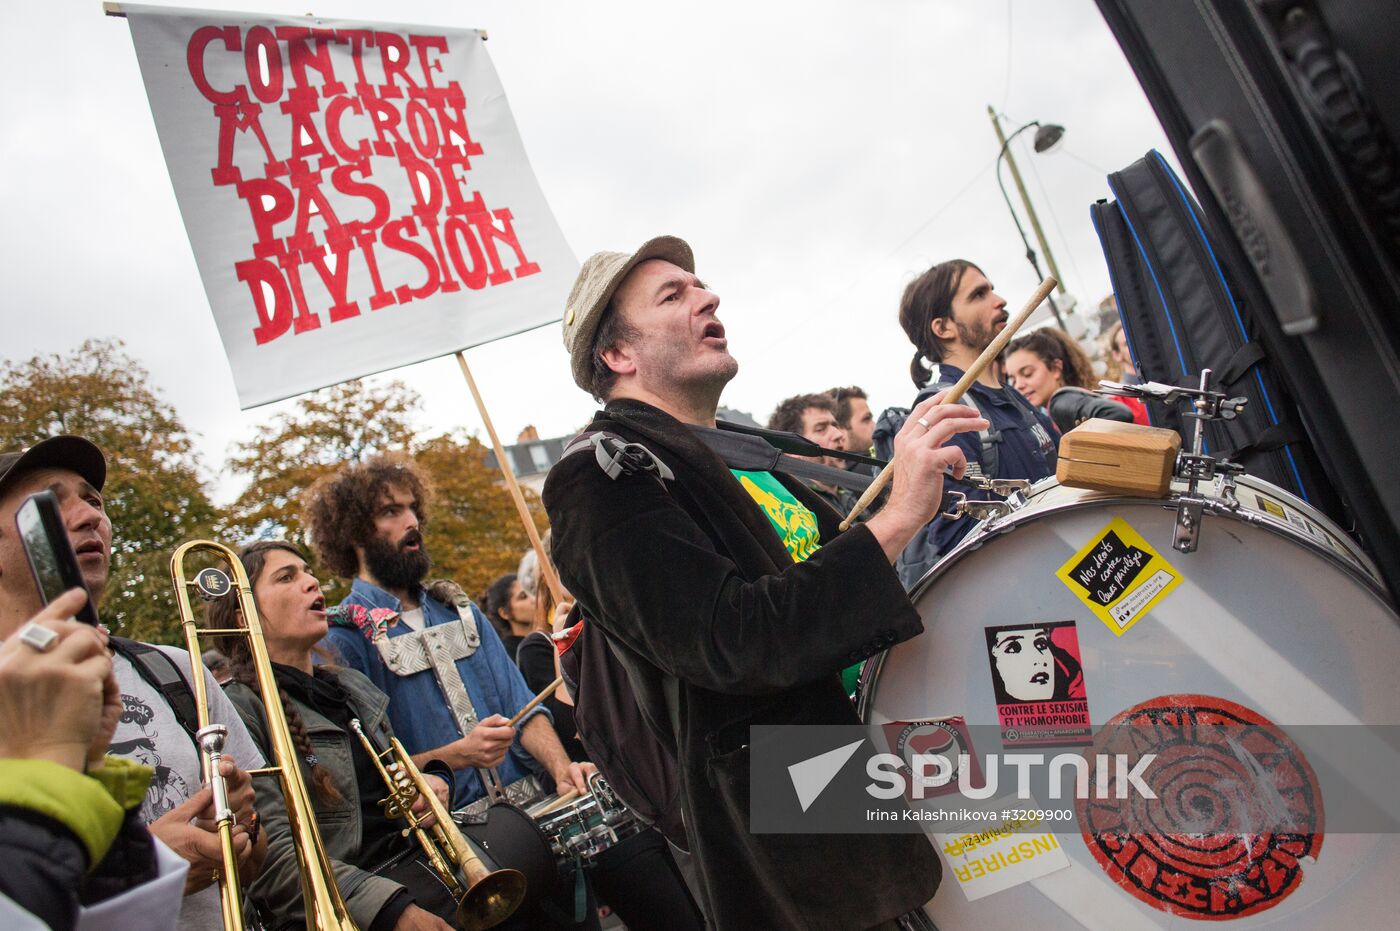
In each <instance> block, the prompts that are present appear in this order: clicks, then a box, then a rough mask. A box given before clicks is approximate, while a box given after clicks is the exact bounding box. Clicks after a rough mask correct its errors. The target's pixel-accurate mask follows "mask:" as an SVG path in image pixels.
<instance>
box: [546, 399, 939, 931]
mask: <svg viewBox="0 0 1400 931" xmlns="http://www.w3.org/2000/svg"><path fill="white" fill-rule="evenodd" d="M589 430H605V431H608V432H610V433H615V434H618V435H620V436H622V437H623V438H625V439H627V440H631V441H635V442H639V443H642V444H643V445H645V446H646V447H647V448H648V449H649V450H650V451H651V452H652V453H653V454H654V455H656V456H657V457H659V458H660V459H662V460H663V461H664V462H665V463H666V464H667V465H668V466H670V468H671V469H672V471H674V472H675V476H676V477H675V481H670V482H667V483H666V484H665V486H664V487H663V485H662V483H661V482H660V481H658V480H657V479H656V477H655V476H654V475H649V474H641V473H638V474H634V475H624V476H622V477H620V478H619V479H617V480H616V481H614V480H612V479H610V478H608V477H607V475H606V474H605V473H604V472H603V471H602V469H600V468H599V466H598V464H597V462H596V460H595V459H594V457H593V456H592V455H588V454H575V455H571V456H568V457H566V458H565V459H564V460H562V461H561V462H560V463H558V464H557V465H556V466H555V467H554V468H553V470H551V472H550V474H549V479H548V480H547V481H546V483H545V488H544V503H545V507H546V509H547V510H548V512H549V519H550V525H551V526H552V527H553V535H554V542H553V547H552V550H553V556H554V559H555V561H556V563H557V564H558V567H559V574H560V576H561V578H562V580H563V582H564V584H565V586H567V587H568V589H569V591H571V592H572V593H573V594H574V596H575V597H576V598H577V599H578V602H579V605H580V607H581V608H582V609H583V612H584V614H585V616H586V617H587V618H589V619H590V621H593V622H596V623H597V624H598V625H599V627H601V628H602V629H603V631H604V632H605V633H606V634H607V636H608V642H609V644H610V645H611V646H612V647H613V651H614V653H615V654H616V655H617V657H618V659H619V661H621V662H622V663H623V665H624V666H625V667H626V668H627V672H628V675H629V678H630V679H631V681H632V685H633V688H634V689H635V691H636V693H637V698H638V704H639V705H640V706H641V709H642V712H643V714H644V715H646V717H647V718H648V721H649V723H650V724H651V725H652V727H653V728H654V729H655V730H656V731H657V732H658V733H659V734H660V735H661V737H662V740H663V741H664V742H665V743H667V744H668V745H674V746H675V748H676V752H677V757H678V761H679V766H680V770H681V782H682V799H683V804H684V808H685V811H684V814H685V819H686V827H687V831H688V834H689V837H690V841H691V850H692V851H693V852H694V853H696V854H697V861H698V862H697V865H698V870H699V873H700V880H701V885H702V888H703V891H704V895H705V898H706V900H707V902H706V904H707V911H708V913H709V917H710V919H711V921H712V922H714V924H715V925H716V926H717V927H718V928H720V929H728V928H760V927H761V928H832V929H837V928H840V929H860V928H868V927H870V926H872V925H874V924H877V923H879V922H880V921H883V920H887V919H890V918H893V917H895V916H897V915H900V914H903V913H904V912H906V911H909V910H910V909H913V908H916V907H918V906H920V905H922V904H923V903H924V902H926V901H928V900H929V899H931V898H932V897H933V893H934V891H935V890H936V889H937V887H938V880H939V877H940V874H941V867H940V864H939V861H938V857H937V854H936V853H935V852H934V850H933V848H932V846H931V845H930V844H929V842H928V840H926V839H925V838H923V837H920V836H909V835H850V834H846V835H814V834H800V835H799V834H759V835H756V834H750V833H749V830H748V812H749V749H748V740H749V727H750V725H754V724H856V723H859V718H858V717H857V716H856V713H855V709H854V708H853V707H852V706H851V702H850V700H849V699H848V698H847V697H846V695H845V694H844V692H843V691H842V689H841V683H840V677H839V671H840V670H841V669H842V668H843V667H845V666H848V665H850V664H852V663H854V662H857V661H859V660H861V659H864V658H866V657H868V656H872V655H874V654H875V653H878V652H880V651H881V650H883V649H885V648H887V647H889V646H891V645H893V644H895V643H898V642H900V641H902V640H907V639H908V638H910V637H913V636H914V635H915V634H918V633H919V632H920V631H922V629H923V627H922V624H921V622H920V620H919V615H918V613H917V612H916V611H915V610H914V608H913V607H912V606H911V605H910V603H909V598H908V596H907V595H906V594H905V591H904V588H903V587H902V586H901V585H900V583H899V579H898V577H897V576H896V575H895V572H894V569H893V568H892V567H891V566H890V564H889V561H888V560H887V559H886V558H885V554H884V551H883V550H882V549H881V548H880V545H879V543H878V542H877V541H876V540H875V538H874V536H873V535H872V534H871V533H870V531H869V530H868V529H866V528H865V527H863V526H857V527H855V528H853V529H852V530H850V531H848V532H847V533H844V534H840V535H839V536H838V535H837V523H838V520H839V518H838V516H837V515H836V514H835V513H834V512H832V511H831V509H830V508H828V507H827V506H826V505H825V504H824V503H822V502H821V501H820V500H818V499H817V498H816V496H815V495H814V494H813V493H812V492H811V490H810V489H808V488H807V487H806V486H805V485H803V484H802V483H801V482H800V481H798V480H796V479H793V478H791V477H788V476H783V475H779V476H778V478H779V480H780V481H782V482H783V484H784V485H785V486H786V487H787V488H788V489H789V490H790V491H791V492H792V493H793V495H794V496H795V497H796V498H797V499H798V500H799V501H801V502H802V503H803V504H804V505H806V506H807V507H808V508H810V509H811V510H812V511H813V512H814V513H816V515H817V517H818V521H819V524H820V529H821V539H822V540H823V541H824V543H823V545H822V547H821V549H820V550H818V551H817V552H816V553H815V554H814V555H813V556H812V557H811V558H810V559H808V560H807V561H806V562H803V563H799V564H794V563H793V561H792V557H791V556H790V555H789V554H788V551H787V550H786V548H784V546H783V543H782V540H781V539H780V538H779V537H778V534H777V533H776V532H775V531H774V529H773V527H772V525H771V524H770V523H769V521H768V518H767V517H766V516H765V515H764V514H763V512H762V511H760V510H759V508H758V505H757V504H755V502H754V501H753V499H752V498H750V497H749V495H748V493H747V492H745V491H744V489H743V488H742V487H741V486H740V485H739V483H738V482H737V481H735V479H734V477H733V475H731V474H730V472H729V469H728V468H727V467H726V466H725V464H724V462H723V461H722V460H721V459H720V458H719V457H718V456H717V455H716V454H715V453H713V452H712V451H710V450H709V449H708V448H707V447H705V446H704V445H702V444H701V443H700V442H699V440H697V439H696V438H695V437H694V436H693V435H692V434H691V433H690V432H689V431H688V430H687V429H686V427H685V426H684V425H683V424H681V423H680V422H679V421H677V420H676V419H675V418H673V417H671V416H670V415H668V414H665V413H663V412H662V411H660V410H657V409H656V408H654V407H651V406H650V405H647V404H643V403H640V402H637V401H628V400H621V401H613V402H610V403H609V404H608V405H607V408H606V409H605V410H604V411H602V412H600V413H599V415H598V416H597V418H596V419H595V420H594V422H593V423H592V424H591V425H590V426H589ZM668 691H669V692H671V694H672V696H673V701H672V702H671V703H670V704H669V705H668V701H667V692H668Z"/></svg>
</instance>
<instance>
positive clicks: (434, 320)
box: [122, 4, 578, 408]
mask: <svg viewBox="0 0 1400 931" xmlns="http://www.w3.org/2000/svg"><path fill="white" fill-rule="evenodd" d="M122 11H123V12H124V13H125V14H126V15H127V18H128V20H129V22H130V24H131V36H132V41H133V42H134V44H135V46H136V54H137V57H138V59H139V61H140V65H141V74H142V77H143V79H144V81H145V84H146V93H147V95H148V96H149V98H150V102H151V111H152V113H153V114H154V115H155V122H156V130H157V132H158V133H159V136H160V142H161V146H162V148H163V150H164V152H165V160H166V164H167V166H168V167H169V169H170V178H171V181H172V182H173V184H174V186H175V194H176V198H177V199H178V201H179V204H180V210H181V213H182V214H183V216H184V220H185V228H186V231H187V232H188V234H189V237H190V243H191V245H192V246H193V247H194V255H195V261H196V263H197V264H198V266H199V272H200V276H201V277H202V278H203V280H204V288H205V291H206V293H207V294H208V296H209V304H210V306H211V307H212V309H213V311H214V319H215V322H216V323H217V324H218V328H219V335H220V337H221V339H222V340H223V344H224V350H225V352H226V353H227V354H228V359H229V365H230V366H231V367H232V369H233V378H234V382H235V384H236V386H237V389H238V397H239V402H240V404H241V405H242V406H243V407H244V408H248V407H253V406H255V405H258V404H265V403H267V402H269V401H276V400H279V399H281V398H286V397H290V396H292V395H295V394H300V393H301V392H304V391H309V390H312V389H314V388H319V387H322V386H325V385H330V384H335V383H337V382H341V381H345V380H347V379H351V378H357V377H360V376H363V375H369V374H373V373H375V372H381V371H384V370H386V369H390V368H395V367H397V366H401V365H407V364H409V363H412V362H419V361H422V360H423V359H429V358H433V357H436V356H441V355H445V354H447V353H450V352H454V351H456V350H459V349H465V348H468V347H471V346H476V345H480V344H481V343H485V342H489V341H491V340H494V339H500V338H502V337H505V336H510V335H512V334H514V333H520V332H523V331H525V330H529V329H532V328H534V327H537V326H541V325H543V324H546V323H549V322H551V321H554V320H557V319H558V318H559V316H560V314H561V312H562V309H563V304H564V299H565V296H566V295H567V294H568V291H569V287H570V285H571V284H572V281H573V278H574V275H575V274H576V273H577V271H578V262H577V260H576V259H575V258H574V255H573V252H572V251H571V250H570V249H569V246H568V244H567V243H566V242H565V241H564V236H563V234H562V233H561V232H560V230H559V226H558V224H557V223H556V222H555V220H554V216H553V214H552V213H551V212H550V209H549V205H548V203H546V201H545V198H544V195H543V193H542V192H541V191H540V188H539V184H538V183H537V182H536V180H535V177H534V173H533V171H532V170H531V168H530V164H529V162H528V160H527V159H526V157H525V150H524V147H523V146H522V145H521V142H520V136H519V133H518V132H517V130H516V126H515V120H514V118H513V117H512V116H511V112H510V107H509V105H508V104H507V102H506V97H505V91H504V89H503V88H502V87H501V82H500V79H499V78H498V77H497V76H496V71H495V69H494V68H493V67H492V65H491V60H490V59H489V58H488V57H487V54H486V49H485V47H484V42H483V39H482V36H481V33H479V32H477V31H475V30H470V29H443V28H436V27H422V26H406V25H388V24H382V23H365V22H347V21H343V20H334V19H320V18H313V17H276V16H262V15H253V14H246V13H220V12H209V11H201V10H179V9H173V8H166V7H149V6H131V5H126V4H123V5H122Z"/></svg>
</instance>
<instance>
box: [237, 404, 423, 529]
mask: <svg viewBox="0 0 1400 931" xmlns="http://www.w3.org/2000/svg"><path fill="white" fill-rule="evenodd" d="M420 403H421V402H420V401H419V398H418V394H417V392H415V391H413V390H412V389H411V388H409V387H408V386H407V385H405V384H404V383H403V382H401V381H391V382H388V383H387V384H384V385H382V386H378V387H371V386H370V385H368V384H366V383H365V382H363V381H360V380H358V379H357V380H355V381H347V382H343V383H341V384H339V385H332V386H331V387H329V388H322V389H320V390H319V391H312V392H310V393H308V394H304V395H302V396H301V397H300V398H299V399H298V400H297V406H296V410H294V411H292V412H290V413H281V414H278V415H277V416H275V417H274V418H272V420H271V421H269V422H268V423H264V424H262V425H261V426H259V427H258V428H257V432H256V433H254V434H253V438H252V439H250V440H247V441H245V442H242V443H238V444H236V451H235V452H234V454H233V456H232V457H231V458H230V459H229V461H228V468H229V469H230V470H231V471H232V472H233V473H234V474H235V475H238V476H241V477H242V478H244V479H246V480H247V482H248V487H247V488H246V489H245V490H244V491H243V493H242V494H241V495H239V496H238V498H237V500H235V501H234V502H233V504H232V505H231V506H230V507H229V509H228V513H227V517H226V521H225V523H226V527H227V530H228V532H229V534H230V535H231V536H233V537H234V538H237V539H242V540H253V539H279V540H291V541H292V542H294V543H296V544H298V545H300V546H302V547H303V548H305V549H309V547H308V546H307V540H306V534H305V530H304V529H303V527H302V522H301V497H302V495H303V494H305V492H306V489H308V488H310V487H311V486H312V485H313V484H314V483H315V481H316V480H317V479H318V478H320V477H321V476H323V475H326V474H328V473H330V472H334V471H335V470H336V469H338V468H340V467H341V466H342V465H345V464H346V463H349V462H363V461H364V460H366V459H369V458H370V457H372V456H377V455H379V454H381V453H392V452H407V451H408V450H409V447H410V446H411V444H412V442H413V438H414V436H415V430H414V427H413V414H414V412H415V411H416V410H417V409H418V408H419V406H420Z"/></svg>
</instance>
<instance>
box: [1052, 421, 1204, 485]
mask: <svg viewBox="0 0 1400 931" xmlns="http://www.w3.org/2000/svg"><path fill="white" fill-rule="evenodd" d="M1180 450H1181V434H1179V433H1177V432H1176V431H1175V430H1164V429H1162V428H1160V427H1144V426H1141V425H1139V424H1134V423H1119V422H1118V421H1116V420H1100V419H1099V418H1097V417H1095V418H1092V419H1090V420H1086V421H1084V422H1083V423H1082V424H1080V425H1079V426H1077V427H1075V428H1074V429H1073V430H1071V431H1069V432H1068V433H1066V434H1065V435H1064V436H1063V437H1061V438H1060V460H1059V464H1058V465H1057V466H1056V467H1055V478H1057V479H1059V481H1060V484H1061V485H1068V486H1070V487H1071V488H1092V489H1094V490H1095V491H1112V492H1116V493H1118V494H1123V495H1138V496H1145V497H1149V498H1165V497H1166V496H1167V490H1168V488H1170V486H1171V480H1172V470H1173V468H1174V467H1175V465H1176V455H1177V453H1178V452H1179V451H1180Z"/></svg>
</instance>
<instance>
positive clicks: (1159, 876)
mask: <svg viewBox="0 0 1400 931" xmlns="http://www.w3.org/2000/svg"><path fill="white" fill-rule="evenodd" d="M1094 750H1095V753H1096V754H1100V755H1099V756H1097V757H1095V758H1094V759H1093V760H1091V767H1092V766H1094V765H1105V764H1106V763H1107V762H1108V760H1109V759H1111V758H1112V755H1113V754H1119V753H1125V754H1127V756H1128V759H1127V761H1126V762H1127V763H1128V764H1129V765H1136V762H1135V761H1137V760H1141V759H1143V758H1144V757H1145V756H1146V755H1147V754H1155V758H1154V759H1152V760H1151V762H1150V765H1148V766H1146V767H1145V768H1144V770H1143V772H1142V775H1141V777H1140V778H1141V779H1142V780H1143V781H1144V782H1145V783H1146V785H1147V786H1148V787H1149V788H1150V789H1151V791H1152V793H1154V794H1155V795H1157V796H1158V797H1157V798H1155V799H1149V798H1146V797H1144V796H1143V795H1142V794H1141V793H1139V792H1134V791H1126V792H1124V793H1123V795H1124V797H1123V798H1117V797H1112V796H1116V795H1117V792H1116V791H1114V792H1113V793H1108V792H1104V793H1096V794H1097V795H1100V796H1109V797H1096V798H1082V799H1080V800H1079V802H1078V803H1077V807H1078V813H1079V823H1080V826H1081V830H1082V831H1083V837H1084V843H1085V844H1086V845H1087V846H1088V848H1089V852H1090V853H1092V854H1093V856H1094V859H1095V860H1097V861H1098V863H1099V866H1101V867H1102V868H1103V869H1104V871H1105V872H1106V873H1108V875H1109V877H1110V878H1112V879H1113V880H1114V882H1116V883H1117V884H1118V885H1120V886H1122V887H1123V888H1124V889H1126V890H1127V891H1128V892H1130V893H1132V895H1133V896H1135V897H1136V898H1138V899H1140V900H1141V901H1143V902H1146V903H1147V904H1148V905H1151V906H1152V907H1154V908H1157V909H1160V910H1162V911H1164V912H1167V913H1169V914H1171V915H1175V916H1179V917H1183V918H1195V919H1204V920H1216V921H1218V920H1226V919H1232V918H1242V917H1244V916H1246V915H1253V914H1255V913H1257V912H1262V911H1265V910H1266V909H1269V908H1272V907H1274V906H1275V905H1278V904H1279V903H1280V902H1282V901H1283V900H1284V899H1285V898H1287V897H1288V896H1289V895H1291V894H1292V893H1293V892H1294V891H1296V890H1297V889H1298V887H1299V886H1300V885H1301V884H1302V882H1303V865H1304V862H1305V861H1308V860H1312V859H1315V858H1316V857H1317V855H1318V852H1319V851H1320V850H1321V849H1322V838H1323V831H1322V828H1323V810H1322V793H1321V790H1320V788H1319V787H1318V782H1317V776H1316V774H1315V773H1314V772H1313V770H1312V767H1311V766H1310V765H1308V761H1307V759H1306V758H1305V757H1304V756H1303V753H1302V751H1301V750H1299V749H1298V746H1297V745H1296V744H1294V743H1293V741H1292V740H1290V739H1289V738H1288V737H1287V736H1286V735H1285V734H1284V733H1283V731H1282V729H1281V728H1279V727H1278V726H1276V725H1275V724H1273V723H1272V722H1270V721H1269V720H1267V719H1266V718H1264V717H1263V716H1262V715H1260V714H1258V713H1256V712H1254V711H1251V710H1250V709H1248V708H1245V707H1242V706H1241V705H1238V704H1235V703H1234V702H1231V701H1227V700H1225V699H1223V698H1216V697H1213V696H1210V695H1164V696H1161V697H1158V698H1153V699H1150V700H1148V701H1145V702H1143V703H1141V704H1139V705H1135V706H1134V707H1132V708H1129V709H1128V710H1126V711H1124V712H1122V713H1120V714H1118V715H1117V716H1116V717H1114V718H1113V720H1112V721H1110V722H1109V723H1108V724H1106V725H1104V727H1103V729H1102V730H1101V731H1100V732H1099V737H1098V739H1097V740H1096V741H1095V745H1094ZM1123 762H1124V761H1121V760H1120V761H1117V766H1118V768H1117V769H1115V770H1112V771H1110V772H1097V771H1095V772H1092V773H1091V774H1090V781H1091V782H1097V783H1099V784H1102V781H1103V780H1104V777H1105V776H1107V777H1109V782H1110V784H1112V787H1113V788H1114V789H1115V790H1116V789H1122V788H1124V786H1123V785H1122V784H1121V781H1122V776H1123V767H1122V763H1123ZM1114 783H1119V784H1114ZM1245 826H1248V828H1246V827H1245ZM1143 828H1150V829H1151V830H1147V831H1145V830H1142V829H1143ZM1212 828H1213V829H1214V830H1212Z"/></svg>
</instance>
